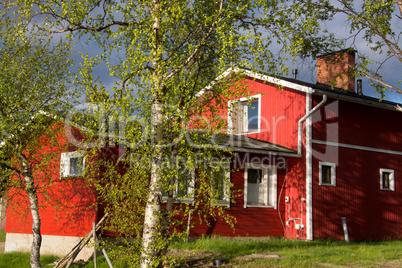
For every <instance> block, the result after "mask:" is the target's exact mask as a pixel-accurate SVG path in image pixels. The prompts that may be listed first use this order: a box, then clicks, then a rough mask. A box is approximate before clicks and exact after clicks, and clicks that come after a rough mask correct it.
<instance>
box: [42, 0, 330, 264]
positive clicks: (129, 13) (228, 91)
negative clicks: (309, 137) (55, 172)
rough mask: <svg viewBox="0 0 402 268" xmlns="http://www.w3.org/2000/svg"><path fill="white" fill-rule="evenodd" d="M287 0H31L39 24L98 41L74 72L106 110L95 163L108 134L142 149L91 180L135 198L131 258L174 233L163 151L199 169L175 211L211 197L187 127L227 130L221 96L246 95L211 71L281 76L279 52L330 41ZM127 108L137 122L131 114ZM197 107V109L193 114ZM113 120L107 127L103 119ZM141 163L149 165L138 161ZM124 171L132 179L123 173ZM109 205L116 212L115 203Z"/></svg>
mask: <svg viewBox="0 0 402 268" xmlns="http://www.w3.org/2000/svg"><path fill="white" fill-rule="evenodd" d="M285 2H286V1H259V0H257V1H249V0H236V1H232V0H218V1H185V0H179V1H165V0H147V1H132V0H123V1H113V0H90V1H67V2H64V1H63V2H60V1H52V0H51V1H34V3H35V7H36V8H37V9H38V10H39V11H40V15H41V16H40V17H41V22H40V23H39V24H38V27H39V28H40V29H42V30H43V31H45V32H48V33H53V34H66V35H68V36H71V37H73V38H75V40H81V41H84V40H85V41H86V42H88V43H89V44H91V45H92V46H93V47H92V49H95V45H94V44H96V49H97V50H98V51H100V52H99V53H98V54H97V55H91V54H90V53H89V54H88V53H83V54H82V65H81V68H80V71H79V73H77V76H76V79H77V81H79V82H80V83H81V84H84V85H86V87H87V92H88V96H90V100H91V101H93V102H96V103H97V105H101V106H102V107H103V109H102V111H104V112H102V113H103V114H104V116H103V115H102V116H101V117H102V118H107V120H106V121H104V122H106V125H105V124H104V126H106V127H107V129H108V132H107V135H106V138H107V141H106V142H105V145H106V151H108V150H109V153H108V152H105V150H103V149H102V150H101V149H99V148H98V151H97V153H98V155H102V153H104V156H105V157H104V158H103V159H104V160H102V161H97V163H102V164H106V163H107V162H108V160H110V157H108V155H109V156H110V155H111V154H110V152H111V147H113V146H115V142H118V144H119V145H120V146H121V145H123V146H125V147H126V148H129V149H130V150H129V151H131V152H135V153H136V154H138V155H140V157H139V158H138V159H137V161H134V163H133V162H131V163H128V162H129V161H128V162H125V163H123V161H122V160H121V159H114V160H115V161H122V163H121V165H122V166H121V167H122V168H124V169H126V170H128V171H127V172H126V173H125V174H124V175H123V176H121V175H119V174H118V173H119V172H117V170H116V169H113V168H112V166H115V167H116V166H119V165H120V164H119V163H117V164H116V162H114V164H109V165H108V167H109V168H107V169H106V168H104V167H103V170H102V172H103V175H102V174H93V176H92V178H94V180H93V181H92V182H93V183H96V179H99V178H100V177H102V176H105V174H107V175H106V176H107V177H108V179H109V180H115V181H119V182H115V184H116V185H118V186H119V187H120V186H122V185H123V184H124V183H127V184H125V185H126V186H127V187H128V188H126V190H125V193H127V192H128V191H130V193H132V194H133V195H134V196H135V198H131V199H130V200H134V201H133V202H134V204H135V205H133V207H132V211H133V213H137V214H135V215H137V216H135V217H134V218H135V219H136V220H137V221H140V223H138V222H132V227H131V229H133V233H134V234H136V236H135V237H137V238H138V237H139V238H140V242H139V243H138V244H136V246H135V249H136V250H133V251H132V252H133V253H134V252H136V251H137V252H138V251H139V252H141V256H140V258H139V259H138V262H137V261H136V262H134V263H133V265H140V266H141V267H156V266H161V265H162V263H163V261H164V259H165V256H164V253H166V250H167V245H168V241H170V240H171V237H172V232H173V233H174V231H172V226H173V225H172V221H173V218H174V216H175V215H176V214H180V213H179V212H177V213H176V214H175V213H174V208H175V206H174V205H173V201H174V199H175V197H174V192H175V189H176V191H177V187H178V186H175V185H177V184H178V182H177V175H178V172H181V171H180V169H179V171H178V170H177V169H178V168H177V165H176V167H174V166H175V164H171V162H169V161H167V162H166V161H165V160H166V159H173V158H175V159H176V158H177V156H180V157H181V158H182V159H183V161H184V163H185V166H186V169H187V170H192V169H194V168H196V169H197V172H198V173H197V176H196V177H197V181H196V183H195V185H193V186H194V196H195V197H194V200H193V201H192V202H191V203H185V204H182V205H181V207H182V208H183V209H182V210H181V214H180V215H181V216H182V217H181V218H185V217H186V216H187V215H188V214H189V213H191V212H190V210H195V209H199V210H200V211H205V210H206V208H207V207H208V206H206V205H205V204H211V202H209V201H205V200H210V199H211V196H212V195H211V194H208V193H210V192H211V191H210V189H211V180H210V177H211V168H209V167H210V166H209V164H208V165H207V167H205V168H201V167H200V165H196V160H195V159H196V156H197V155H198V156H200V155H202V156H201V158H203V159H207V158H208V155H209V156H212V155H213V152H215V153H216V151H217V150H216V148H210V150H207V149H205V148H204V149H202V150H201V149H200V148H201V147H202V146H198V145H202V144H201V143H202V140H205V136H197V135H196V134H195V133H194V132H191V131H188V129H189V128H195V127H194V126H197V127H198V128H202V129H204V130H208V132H212V133H213V132H214V131H215V132H225V131H227V130H226V129H227V118H224V117H222V114H221V111H222V107H227V105H228V100H230V99H233V98H237V97H238V96H239V95H243V96H247V95H248V94H249V93H250V92H249V90H248V88H247V87H246V86H245V85H244V84H242V83H238V81H241V79H242V77H241V74H237V73H233V70H234V69H232V71H231V72H229V73H226V75H225V76H223V77H221V78H222V79H217V77H219V76H220V75H222V74H225V71H227V70H228V69H229V68H231V67H235V66H241V67H246V68H249V69H252V70H258V71H265V72H268V73H269V74H271V75H279V74H281V75H282V74H286V72H287V66H286V65H285V64H284V60H285V59H286V55H289V54H291V55H296V54H302V53H304V51H302V50H301V49H302V48H303V47H302V45H303V44H305V43H309V44H311V45H313V46H316V47H317V51H318V50H319V48H320V47H322V46H326V47H330V46H333V45H332V42H331V40H330V39H326V38H325V39H324V38H321V37H317V36H316V35H317V33H318V32H320V25H319V24H317V23H316V22H314V21H312V22H311V23H300V20H301V19H302V18H303V17H308V16H309V10H305V13H304V14H303V15H300V16H301V17H299V18H294V17H292V16H291V15H290V14H292V12H294V11H295V10H294V8H298V7H297V6H296V7H293V6H292V7H291V6H288V5H286V4H285ZM299 14H302V12H299ZM38 16H39V15H38ZM300 33H303V34H300ZM310 52H311V51H309V53H310ZM97 65H104V66H106V67H107V68H108V70H109V74H110V76H112V77H113V78H114V79H115V81H116V83H115V85H114V87H113V88H106V87H105V85H104V84H102V80H101V79H97V76H96V74H94V67H95V66H97ZM228 74H231V75H232V76H230V75H228ZM236 75H237V76H236ZM91 111H94V110H91ZM134 115H135V118H139V119H140V120H137V119H135V120H130V118H131V119H132V118H133V117H134ZM197 115H205V117H204V119H202V120H198V121H197V120H194V118H197ZM117 118H121V120H120V119H119V120H120V121H123V122H124V124H120V125H119V124H117V125H119V127H118V128H120V129H119V131H117V130H116V124H114V123H113V122H115V121H117ZM205 118H207V119H208V120H206V119H205ZM131 121H140V122H137V125H138V124H141V125H142V127H138V128H136V127H135V125H136V124H133V125H134V126H133V127H129V125H130V124H129V123H128V122H131ZM87 123H88V122H87ZM97 124H98V126H100V125H101V124H100V123H99V122H98V123H97ZM113 124H114V126H115V127H114V130H113V131H111V130H110V127H109V126H110V125H113ZM122 125H124V127H121V126H122ZM89 129H93V128H89ZM112 132H113V133H115V134H116V133H117V134H119V135H120V136H122V134H124V139H120V138H118V139H117V140H114V138H116V137H117V136H118V135H111V134H113V133H112ZM102 133H103V134H104V133H105V131H102ZM103 134H102V135H103ZM102 135H100V136H102ZM204 135H207V134H204ZM188 137H191V139H189V138H188ZM138 140H140V141H138ZM133 144H134V145H133ZM140 145H141V146H140ZM196 145H197V146H196ZM125 156H127V155H125ZM108 158H109V159H108ZM126 159H128V157H127V158H126ZM141 161H142V162H147V163H148V164H149V165H148V164H147V165H143V166H141V167H139V166H138V162H141ZM133 165H134V167H135V169H134V168H133ZM119 167H120V166H119ZM87 168H88V167H87ZM91 170H92V171H95V170H100V169H96V168H93V169H91ZM130 172H131V174H132V177H131V180H130V179H128V180H124V178H125V177H126V176H127V174H130ZM90 177H91V176H90ZM140 178H141V179H140ZM133 182H134V183H133ZM103 185H105V184H103ZM107 185H108V187H107V190H106V189H105V188H102V187H100V186H99V188H98V191H99V192H100V193H101V195H102V193H104V195H103V196H104V198H105V199H107V198H109V197H110V198H111V199H113V198H114V199H115V200H116V199H118V200H120V201H121V202H119V203H120V206H121V207H125V205H126V203H129V202H128V199H122V200H121V199H119V197H117V195H116V193H117V192H113V190H112V189H115V188H119V187H114V186H113V183H111V184H110V183H109V184H107ZM175 187H176V188H175ZM116 191H118V189H116ZM119 193H122V192H121V191H120V192H119ZM122 194H124V193H122ZM164 194H166V196H167V200H166V204H164V200H165V199H164ZM142 195H145V196H142ZM141 196H142V197H141ZM202 201H203V202H204V205H201V203H200V202H202ZM114 208H115V209H116V210H118V207H117V206H115V207H114ZM216 209H217V211H219V212H218V214H220V215H223V214H224V209H223V208H216ZM119 211H120V210H119ZM126 211H127V209H126ZM210 211H212V210H210ZM215 211H216V210H215ZM115 217H118V215H117V213H116V214H115ZM201 217H202V216H201ZM121 220H122V221H124V218H121ZM120 225H123V224H120ZM125 226H127V225H125ZM134 226H135V227H134ZM122 232H124V231H123V230H120V233H122ZM125 233H129V232H128V231H127V230H126V232H125ZM176 234H177V233H176Z"/></svg>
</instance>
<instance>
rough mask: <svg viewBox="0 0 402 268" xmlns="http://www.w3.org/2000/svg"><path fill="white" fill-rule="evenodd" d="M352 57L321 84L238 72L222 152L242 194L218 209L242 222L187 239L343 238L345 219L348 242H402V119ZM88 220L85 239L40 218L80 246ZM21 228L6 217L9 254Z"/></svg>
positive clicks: (344, 55)
mask: <svg viewBox="0 0 402 268" xmlns="http://www.w3.org/2000/svg"><path fill="white" fill-rule="evenodd" d="M354 57H355V53H354V52H350V51H349V52H348V51H343V52H341V53H338V54H328V55H324V56H322V57H320V58H319V59H318V67H317V79H318V82H317V83H316V84H310V83H305V82H301V81H299V80H296V79H289V78H275V77H271V76H269V75H264V74H261V73H255V72H251V71H248V70H245V69H242V70H239V71H242V72H243V73H244V74H246V76H247V78H246V80H245V82H246V83H249V84H250V90H251V92H252V96H251V97H249V98H248V99H246V98H243V97H245V96H239V97H238V99H235V100H229V102H228V106H227V107H223V108H222V113H223V114H226V115H228V120H229V121H228V125H229V128H230V130H229V131H230V132H231V134H230V135H226V139H227V140H226V141H225V143H224V144H225V146H224V147H225V148H229V149H231V150H232V151H233V152H234V153H235V155H234V158H233V162H232V164H231V167H232V168H233V169H237V170H238V171H234V172H231V173H227V174H226V176H230V181H231V183H232V184H233V189H231V190H241V192H242V194H240V195H238V196H237V197H236V199H235V202H228V200H227V198H225V197H224V196H223V197H222V200H221V201H222V202H221V204H222V205H226V206H227V207H228V208H229V209H228V213H229V214H231V215H233V216H235V217H236V219H237V222H236V224H235V226H234V227H235V228H234V229H231V228H230V227H229V226H228V225H227V224H225V223H223V222H221V221H219V219H218V220H212V219H211V222H210V225H209V226H207V225H205V226H204V225H202V226H201V225H196V226H194V227H193V228H191V229H190V235H191V236H201V235H224V236H257V237H266V236H278V237H285V238H290V239H303V240H313V239H327V238H334V239H343V238H344V225H343V221H342V218H344V219H346V221H345V222H346V223H347V230H348V235H349V237H350V239H352V240H362V239H386V238H397V237H399V238H400V237H401V235H402V183H401V179H400V178H401V176H402V166H401V165H399V164H398V163H400V162H401V161H402V143H401V142H400V141H401V140H402V126H401V125H399V124H398V123H397V122H399V121H398V118H400V116H401V114H400V111H399V110H398V109H397V104H396V103H392V102H389V101H381V102H380V101H379V100H378V99H375V98H372V97H368V96H364V95H363V94H362V93H361V90H357V92H356V91H355V78H353V77H348V76H347V75H340V74H341V73H342V72H344V71H346V72H347V71H348V68H349V65H348V64H347V63H349V64H350V63H353V62H354ZM231 71H234V70H231ZM229 73H230V72H229ZM334 80H335V81H336V83H335V84H332V82H331V81H334ZM358 84H359V83H358ZM234 103H236V105H232V104H234ZM234 107H235V108H234ZM233 109H236V111H237V113H233ZM239 115H240V116H239ZM248 138H250V139H248ZM74 158H77V160H72V159H74ZM78 159H79V158H78V156H77V157H76V156H74V154H72V153H66V154H64V155H63V156H62V158H61V162H62V163H63V161H64V163H65V165H64V166H65V168H63V169H61V172H57V176H59V174H62V175H63V174H64V173H65V174H67V173H71V172H73V173H74V172H75V171H74V167H73V166H74V165H75V162H74V161H78ZM80 161H81V160H80ZM67 175H68V174H67ZM70 175H71V174H70ZM94 200H95V197H93V200H92V201H94ZM77 202H78V203H79V201H77ZM10 210H12V207H11V206H9V211H8V214H10ZM91 213H92V214H91ZM91 213H89V214H91V215H87V217H86V219H85V220H83V221H82V224H81V226H82V227H83V230H82V232H81V231H74V230H68V231H66V230H64V231H61V229H57V228H56V227H57V226H59V225H58V224H59V223H58V222H55V221H54V220H53V216H52V212H51V211H43V212H42V215H45V216H42V217H43V223H44V226H43V229H42V232H43V234H44V236H48V237H49V239H51V238H52V237H55V236H60V237H62V239H66V240H62V241H67V240H68V239H70V240H74V239H75V240H76V239H77V237H80V236H83V234H84V233H85V232H88V231H89V230H90V229H91V222H92V221H93V220H95V219H96V218H97V217H96V213H95V210H93V211H92V212H91ZM194 220H195V219H194ZM62 222H63V221H62ZM18 224H19V225H18ZM25 225H26V226H29V224H28V222H26V223H24V224H21V223H17V221H16V220H14V218H13V217H7V224H6V232H7V240H6V251H7V250H14V249H20V248H23V246H22V245H21V244H18V241H19V240H18V239H22V238H23V237H27V235H25V234H27V233H29V228H27V227H26V226H25ZM23 226H25V227H24V228H22V227H23ZM84 229H85V230H84ZM75 240H74V241H75ZM49 241H50V240H49ZM46 243H47V242H46ZM46 243H45V239H44V244H46ZM63 243H64V242H63ZM25 246H27V245H25ZM43 252H44V251H43Z"/></svg>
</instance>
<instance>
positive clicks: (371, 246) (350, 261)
mask: <svg viewBox="0 0 402 268" xmlns="http://www.w3.org/2000/svg"><path fill="white" fill-rule="evenodd" d="M174 249H183V250H194V251H200V252H201V251H213V252H216V253H217V254H215V255H214V256H215V257H213V258H217V257H216V256H219V257H220V258H227V259H229V262H230V263H229V265H231V266H233V267H255V268H257V267H267V266H269V267H296V266H298V267H324V264H333V265H343V266H359V267H361V266H363V267H382V266H385V265H387V267H402V240H395V241H363V242H351V243H349V244H347V243H345V242H344V241H332V240H325V241H311V242H306V241H294V240H283V239H264V240H261V239H258V240H257V239H252V238H236V239H229V238H211V239H207V238H204V239H198V240H195V241H192V242H188V243H178V244H176V245H175V247H174ZM253 253H260V254H277V255H279V256H280V258H279V259H264V258H259V259H254V260H243V259H241V258H240V259H239V258H237V257H238V256H244V255H250V254H253ZM202 254H203V253H202V252H201V253H198V256H199V257H203V255H202ZM209 258H212V257H209ZM55 260H57V257H54V256H42V257H41V263H42V265H43V267H45V266H46V265H47V264H50V263H53V262H54V261H55ZM112 262H113V267H115V268H120V267H121V268H123V267H128V266H127V265H125V263H122V262H120V263H119V262H116V261H112ZM208 263H211V262H210V260H208ZM211 264H212V263H211ZM97 265H98V267H99V268H108V267H109V266H108V265H107V262H106V259H105V258H104V257H103V256H99V257H98V259H97ZM3 267H15V268H23V267H27V268H28V267H30V266H29V254H28V253H18V252H13V253H0V268H3ZM48 267H50V266H48ZM72 267H75V268H92V267H94V264H93V261H91V262H90V263H87V264H79V265H78V264H77V265H74V266H72Z"/></svg>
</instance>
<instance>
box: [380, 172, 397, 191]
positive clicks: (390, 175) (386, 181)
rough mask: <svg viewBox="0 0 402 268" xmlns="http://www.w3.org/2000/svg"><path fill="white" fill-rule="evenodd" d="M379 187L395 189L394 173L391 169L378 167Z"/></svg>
mask: <svg viewBox="0 0 402 268" xmlns="http://www.w3.org/2000/svg"><path fill="white" fill-rule="evenodd" d="M380 189H381V190H391V191H395V175H394V170H393V169H385V168H381V169H380Z"/></svg>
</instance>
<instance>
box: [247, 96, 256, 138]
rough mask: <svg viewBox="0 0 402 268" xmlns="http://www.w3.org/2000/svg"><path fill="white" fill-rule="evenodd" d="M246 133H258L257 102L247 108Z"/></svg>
mask: <svg viewBox="0 0 402 268" xmlns="http://www.w3.org/2000/svg"><path fill="white" fill-rule="evenodd" d="M247 117H248V118H247V121H248V131H258V119H259V118H258V100H256V101H253V102H252V103H251V104H250V105H249V106H248V113H247Z"/></svg>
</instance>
